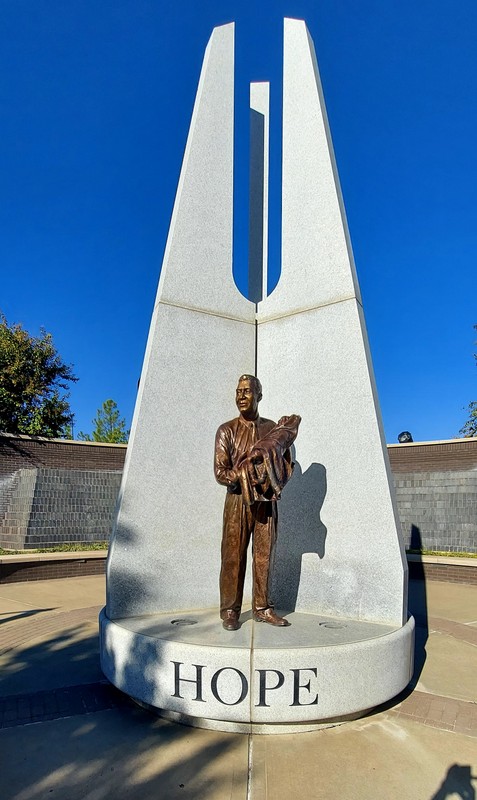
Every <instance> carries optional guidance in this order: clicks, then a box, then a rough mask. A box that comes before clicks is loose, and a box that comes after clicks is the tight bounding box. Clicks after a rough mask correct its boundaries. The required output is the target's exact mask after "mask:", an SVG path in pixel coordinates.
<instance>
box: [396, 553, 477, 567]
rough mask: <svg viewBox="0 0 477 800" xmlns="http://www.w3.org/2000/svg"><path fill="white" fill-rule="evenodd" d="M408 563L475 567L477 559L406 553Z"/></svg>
mask: <svg viewBox="0 0 477 800" xmlns="http://www.w3.org/2000/svg"><path fill="white" fill-rule="evenodd" d="M406 555H407V560H408V561H417V562H418V563H419V564H449V565H451V566H454V567H477V558H461V557H460V556H425V555H419V553H407V554H406Z"/></svg>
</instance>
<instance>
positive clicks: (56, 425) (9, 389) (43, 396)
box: [0, 314, 78, 437]
mask: <svg viewBox="0 0 477 800" xmlns="http://www.w3.org/2000/svg"><path fill="white" fill-rule="evenodd" d="M77 380H78V379H77V378H76V376H75V375H74V374H73V371H72V367H71V366H69V365H68V364H65V363H64V362H63V360H62V358H61V356H60V355H59V353H58V351H57V350H56V347H55V345H54V344H53V338H52V336H51V334H50V333H47V332H46V331H45V330H43V328H42V329H41V333H40V336H37V337H35V336H31V334H29V333H28V331H26V330H25V329H24V328H23V327H22V325H21V324H19V323H16V324H12V325H9V324H8V322H7V320H6V318H5V316H4V315H3V314H0V430H2V431H4V432H5V433H25V434H29V435H30V436H46V437H55V436H61V435H62V434H63V431H64V429H65V426H67V425H71V423H72V422H73V419H74V415H73V414H72V413H71V410H70V404H69V401H68V398H69V394H68V391H67V390H68V388H69V383H70V382H71V381H77Z"/></svg>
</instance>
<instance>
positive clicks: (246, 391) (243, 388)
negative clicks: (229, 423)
mask: <svg viewBox="0 0 477 800" xmlns="http://www.w3.org/2000/svg"><path fill="white" fill-rule="evenodd" d="M235 402H236V403H237V408H238V410H239V411H240V414H241V415H242V417H245V418H246V419H247V418H250V419H254V417H256V416H257V412H258V403H259V395H258V392H257V390H256V389H255V388H254V384H253V383H252V381H249V380H248V379H246V380H243V381H239V383H238V386H237V391H236V392H235Z"/></svg>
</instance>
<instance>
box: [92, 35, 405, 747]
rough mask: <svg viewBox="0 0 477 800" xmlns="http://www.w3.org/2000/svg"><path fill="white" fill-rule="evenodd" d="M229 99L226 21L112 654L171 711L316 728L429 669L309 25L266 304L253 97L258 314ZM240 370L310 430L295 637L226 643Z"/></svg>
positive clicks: (138, 467)
mask: <svg viewBox="0 0 477 800" xmlns="http://www.w3.org/2000/svg"><path fill="white" fill-rule="evenodd" d="M233 106H234V26H233V24H229V25H224V26H222V27H220V28H216V29H215V30H214V31H213V33H212V36H211V39H210V42H209V44H208V47H207V50H206V53H205V58H204V64H203V67H202V73H201V77H200V82H199V88H198V91H197V98H196V102H195V106H194V111H193V115H192V122H191V126H190V132H189V137H188V140H187V146H186V151H185V156H184V161H183V165H182V171H181V175H180V180H179V186H178V190H177V196H176V200H175V204H174V211H173V215H172V221H171V226H170V231H169V237H168V241H167V246H166V252H165V256H164V262H163V266H162V271H161V278H160V282H159V289H158V295H157V300H156V305H155V308H154V314H153V319H152V322H151V329H150V334H149V340H148V345H147V351H146V356H145V360H144V367H143V372H142V376H141V381H140V388H139V393H138V399H137V403H136V410H135V414H134V420H133V425H132V431H131V438H130V442H129V446H128V451H127V458H126V465H125V470H124V475H123V481H122V487H121V491H120V497H119V502H118V510H117V517H116V522H115V526H114V531H113V537H112V542H111V548H110V553H109V558H108V567H107V605H106V608H105V609H104V610H103V611H102V613H101V616H100V628H101V661H102V668H103V671H104V673H105V675H106V676H107V677H108V678H109V679H110V680H111V681H112V683H114V684H115V685H116V686H117V687H118V688H120V689H121V690H123V691H124V692H127V693H128V694H129V695H131V696H132V697H133V698H135V699H136V700H137V701H139V702H141V703H143V704H145V705H147V706H149V707H151V708H153V709H155V710H156V711H157V712H158V713H159V714H162V715H164V716H168V717H170V718H172V719H176V720H179V721H183V722H187V723H189V724H195V725H199V726H205V727H207V726H208V727H216V728H219V729H224V730H235V731H244V732H247V731H257V732H263V733H268V732H270V733H273V732H282V731H287V730H288V731H302V730H310V729H312V728H314V727H318V726H323V725H327V724H335V723H336V722H337V721H341V720H344V719H350V718H354V717H356V716H360V715H362V714H363V713H364V712H365V711H367V710H368V709H370V708H373V707H375V706H377V705H379V704H381V703H383V702H385V701H387V700H389V699H390V698H392V697H394V696H395V695H397V694H398V693H399V692H400V691H401V690H402V689H403V688H404V687H405V686H406V685H407V683H408V682H409V680H410V678H411V675H412V668H413V635H414V621H413V619H412V618H408V616H407V566H406V559H405V553H404V549H403V545H402V541H401V536H400V532H399V526H398V524H397V522H396V512H395V504H394V497H393V489H392V481H391V480H390V472H389V466H388V461H387V452H386V446H385V441H384V437H383V431H382V427H381V423H380V413H379V405H378V400H377V395H376V387H375V384H374V379H373V373H372V366H371V359H370V355H369V348H368V344H367V338H366V331H365V325H364V317H363V310H362V305H361V298H360V294H359V287H358V282H357V278H356V272H355V268H354V263H353V256H352V252H351V245H350V241H349V235H348V230H347V226H346V219H345V213H344V208H343V203H342V198H341V194H340V189H339V181H338V175H337V171H336V166H335V162H334V157H333V151H332V144H331V138H330V132H329V128H328V124H327V119H326V111H325V105H324V100H323V94H322V90H321V85H320V79H319V74H318V68H317V64H316V57H315V52H314V47H313V43H312V41H311V39H310V36H309V34H308V31H307V29H306V26H305V23H304V22H303V21H301V20H292V19H286V20H285V29H284V67H283V177H282V267H281V276H280V280H279V283H278V285H277V287H276V289H275V291H274V292H273V293H272V294H271V295H270V296H268V297H267V296H266V262H267V204H268V200H267V198H268V127H269V87H268V84H252V87H251V130H252V141H251V154H252V174H251V182H250V183H251V204H250V206H251V209H252V213H251V220H250V253H249V260H250V265H251V266H252V267H253V275H252V278H251V280H250V282H249V295H250V297H251V298H252V300H254V301H259V302H258V304H257V302H252V300H247V299H245V298H244V297H243V296H242V295H241V294H240V293H239V292H238V290H237V289H236V287H235V285H234V281H233V278H232V227H233ZM253 265H255V266H253ZM257 275H258V277H257ZM260 298H262V299H260ZM242 373H251V374H257V375H258V376H259V378H260V380H261V382H262V385H263V400H262V403H261V409H260V410H261V413H263V414H264V415H265V416H267V417H270V418H272V419H278V418H279V417H280V416H282V415H283V414H290V413H298V414H300V415H301V417H302V424H301V428H300V434H299V436H298V439H297V442H296V453H295V461H296V467H295V472H294V475H293V477H292V479H291V480H290V482H289V484H288V485H287V487H286V488H285V490H284V493H283V497H282V499H281V500H280V503H279V529H278V544H277V550H276V559H275V562H276V563H275V568H274V574H273V587H274V594H275V598H276V605H277V608H278V609H279V610H280V613H282V614H285V615H286V617H287V619H288V620H289V622H290V623H291V624H290V627H286V628H274V627H271V626H269V625H259V624H257V623H256V622H254V621H253V619H252V616H251V613H250V612H245V613H242V617H241V627H240V629H239V630H237V631H232V632H231V631H225V630H224V629H223V628H222V626H221V624H220V619H219V613H218V576H219V571H220V538H221V519H222V508H223V499H224V493H223V487H220V486H218V484H217V483H216V482H215V480H214V475H213V469H212V457H213V446H214V435H215V431H216V429H217V427H218V425H219V424H221V423H222V422H223V421H224V420H226V419H230V418H231V417H232V416H234V410H235V409H234V391H235V386H236V382H237V378H238V377H239V375H241V374H242ZM343 420H346V421H347V424H346V426H345V425H343ZM249 557H250V556H249ZM248 597H250V586H248Z"/></svg>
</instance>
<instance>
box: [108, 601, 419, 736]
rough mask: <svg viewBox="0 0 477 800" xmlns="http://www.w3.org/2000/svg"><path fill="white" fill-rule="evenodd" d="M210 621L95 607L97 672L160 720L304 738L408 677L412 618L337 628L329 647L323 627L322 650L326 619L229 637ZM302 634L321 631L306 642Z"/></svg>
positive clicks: (370, 704) (379, 698) (350, 715)
mask: <svg viewBox="0 0 477 800" xmlns="http://www.w3.org/2000/svg"><path fill="white" fill-rule="evenodd" d="M194 615H195V616H196V617H197V618H198V620H199V625H198V627H197V628H195V629H192V628H188V627H187V626H186V627H185V628H183V629H175V631H174V634H171V635H169V633H168V632H167V631H166V632H164V617H165V616H166V617H167V618H170V619H169V624H171V621H172V620H173V619H174V617H176V618H181V617H182V618H185V619H188V618H192V617H194ZM201 615H202V616H201ZM216 617H217V615H216V613H215V614H214V612H211V611H209V612H207V611H198V612H194V611H189V612H177V613H176V614H175V615H174V613H168V614H167V615H163V614H158V615H147V616H143V617H135V618H128V619H123V620H110V619H108V618H107V617H106V614H105V611H104V609H103V611H102V612H101V614H100V632H101V667H102V670H103V672H104V674H105V675H106V677H107V678H108V679H109V680H110V681H111V683H113V684H114V685H115V686H116V687H117V688H118V689H120V690H121V691H123V692H125V693H126V694H128V695H129V696H130V697H132V698H133V699H135V700H136V702H138V703H139V704H141V705H144V706H145V707H147V708H149V709H150V710H152V711H154V712H155V713H157V714H158V715H159V716H163V717H166V718H168V719H172V720H174V721H176V722H181V723H183V724H186V725H192V726H195V727H202V728H212V729H215V730H223V731H230V732H235V733H248V732H252V731H253V732H256V733H295V732H304V731H310V730H315V729H317V728H320V727H328V726H330V725H336V724H339V723H341V722H344V721H347V720H351V719H356V718H357V717H360V716H364V715H365V714H366V713H368V712H369V710H370V709H372V708H375V707H376V706H379V705H381V704H382V703H385V702H387V701H388V700H390V699H392V698H393V697H395V696H396V695H398V694H399V693H400V692H401V691H402V690H403V689H404V688H405V687H406V686H407V684H408V683H409V681H410V679H411V676H412V672H413V652H414V619H413V618H412V617H411V618H410V619H409V620H408V621H407V623H406V624H405V625H404V626H403V627H401V628H396V627H395V626H384V625H373V624H372V623H365V622H364V623H359V622H356V621H352V620H349V623H350V630H351V629H352V631H351V632H350V633H349V634H348V633H347V632H346V631H344V632H343V631H340V632H338V633H339V637H338V638H339V639H340V640H339V641H337V642H336V643H333V642H332V638H331V639H330V638H329V637H330V635H331V637H332V634H333V633H334V631H331V634H330V632H329V631H328V638H326V637H325V639H324V641H325V642H326V643H324V644H323V643H322V644H320V643H319V640H320V636H321V631H322V630H323V628H320V626H323V625H326V622H323V620H328V622H329V620H330V618H322V617H318V616H317V615H313V614H306V615H304V614H301V615H300V614H298V615H294V614H291V615H289V619H290V621H291V623H292V626H291V627H290V628H284V629H275V628H270V626H265V625H259V624H258V623H255V622H253V621H252V620H251V619H250V618H248V619H247V620H246V621H245V622H244V623H243V624H242V626H241V629H240V631H237V632H236V633H235V632H234V633H230V632H226V631H223V629H222V628H221V625H220V621H219V620H218V619H217V618H216ZM339 622H340V620H339V619H336V623H337V627H339ZM341 622H342V620H341ZM303 625H305V630H304V634H303V642H304V643H305V641H306V644H302V645H300V644H299V643H298V640H297V638H296V637H297V636H299V634H298V629H299V627H300V626H303ZM360 626H361V632H360ZM328 627H333V626H332V625H331V624H330V625H329V626H328ZM293 628H295V632H294V634H293V636H294V637H295V639H294V641H293V640H292V639H291V632H292V631H293ZM201 629H202V632H201ZM310 630H315V631H317V632H318V631H319V634H318V635H317V636H315V638H314V639H313V637H311V638H310ZM191 631H193V633H191ZM363 631H364V634H363ZM369 634H370V635H369ZM287 635H288V640H287ZM347 637H348V639H347ZM310 642H311V644H310ZM138 664H141V665H142V667H141V669H138Z"/></svg>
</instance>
